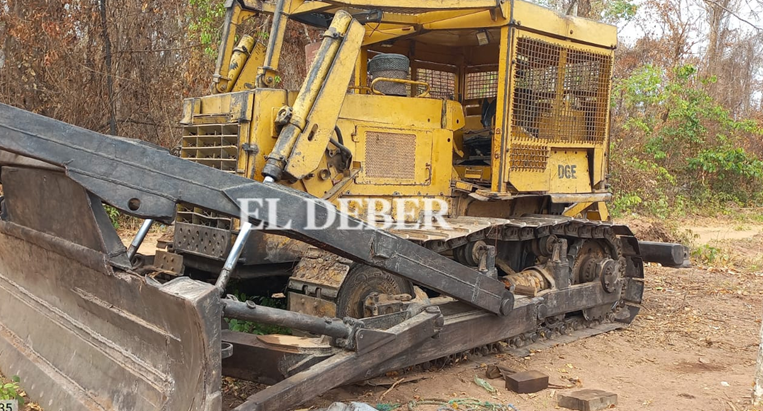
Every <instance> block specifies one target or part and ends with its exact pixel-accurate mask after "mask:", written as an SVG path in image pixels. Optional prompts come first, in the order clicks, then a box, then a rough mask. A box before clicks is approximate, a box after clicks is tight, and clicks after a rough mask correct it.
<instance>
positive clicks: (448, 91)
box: [416, 68, 456, 100]
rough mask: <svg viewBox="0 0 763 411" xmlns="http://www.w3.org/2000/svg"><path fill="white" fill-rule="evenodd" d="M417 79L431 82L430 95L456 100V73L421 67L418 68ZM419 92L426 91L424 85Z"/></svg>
mask: <svg viewBox="0 0 763 411" xmlns="http://www.w3.org/2000/svg"><path fill="white" fill-rule="evenodd" d="M416 79H417V80H418V81H423V82H425V83H427V84H429V95H430V96H432V97H434V98H439V99H447V100H454V99H455V97H456V75H455V74H454V73H451V72H448V71H440V70H431V69H424V68H420V69H417V70H416ZM417 87H418V88H419V90H418V93H416V94H417V95H418V94H421V93H422V92H423V91H424V87H423V86H417Z"/></svg>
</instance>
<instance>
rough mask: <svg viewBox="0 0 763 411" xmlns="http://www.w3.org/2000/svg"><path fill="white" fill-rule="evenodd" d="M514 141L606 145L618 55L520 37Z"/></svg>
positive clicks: (514, 97)
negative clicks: (611, 85) (613, 70)
mask: <svg viewBox="0 0 763 411" xmlns="http://www.w3.org/2000/svg"><path fill="white" fill-rule="evenodd" d="M515 61H516V64H515V67H514V79H513V80H514V85H515V89H514V96H513V105H512V140H514V141H534V140H537V139H541V140H543V141H547V142H548V141H550V142H583V143H603V142H604V139H605V137H606V127H607V113H608V106H609V83H610V74H611V65H612V55H611V52H609V51H604V52H602V53H594V52H590V51H583V50H579V49H576V48H574V47H563V46H560V45H557V44H552V43H549V42H545V41H542V40H539V39H535V38H531V37H525V36H522V35H520V36H519V37H518V38H517V46H516V56H515Z"/></svg>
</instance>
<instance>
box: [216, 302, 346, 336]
mask: <svg viewBox="0 0 763 411" xmlns="http://www.w3.org/2000/svg"><path fill="white" fill-rule="evenodd" d="M223 313H224V314H225V317H228V318H235V319H238V320H244V321H254V322H259V323H264V324H272V325H279V326H282V327H288V328H294V329H297V330H302V331H307V332H311V333H314V334H321V335H328V336H330V337H334V338H343V339H347V338H350V337H351V336H352V335H353V334H354V333H355V331H356V327H355V326H353V325H351V324H346V323H344V322H342V320H340V319H338V318H319V317H316V316H313V315H308V314H302V313H298V312H294V311H288V310H281V309H278V308H273V307H266V306H262V305H256V304H254V303H253V302H251V301H247V302H245V303H243V302H240V301H233V300H223Z"/></svg>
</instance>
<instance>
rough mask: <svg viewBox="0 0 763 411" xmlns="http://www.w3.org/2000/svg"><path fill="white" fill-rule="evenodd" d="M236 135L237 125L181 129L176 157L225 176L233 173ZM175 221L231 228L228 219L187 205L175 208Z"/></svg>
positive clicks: (193, 126) (236, 156)
mask: <svg viewBox="0 0 763 411" xmlns="http://www.w3.org/2000/svg"><path fill="white" fill-rule="evenodd" d="M238 131H239V127H238V124H237V123H226V124H198V125H188V126H185V127H183V137H182V140H181V143H180V157H182V158H185V159H188V160H191V161H193V162H196V163H200V164H204V165H205V166H209V167H212V168H216V169H218V170H222V171H225V172H227V173H231V174H233V173H236V167H237V164H238ZM177 221H178V222H181V223H191V224H196V225H202V226H206V227H214V228H221V229H230V228H231V219H230V217H228V216H223V215H219V214H217V213H216V212H214V211H209V210H206V209H203V208H200V207H193V206H191V205H188V204H180V205H178V208H177Z"/></svg>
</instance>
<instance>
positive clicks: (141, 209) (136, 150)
mask: <svg viewBox="0 0 763 411" xmlns="http://www.w3.org/2000/svg"><path fill="white" fill-rule="evenodd" d="M0 133H2V134H3V138H2V139H0V149H3V150H7V151H10V152H13V153H17V154H20V155H23V156H27V157H31V158H35V159H39V160H41V161H44V162H47V163H50V164H54V165H59V166H63V167H65V168H66V173H67V175H68V176H69V177H70V178H71V179H73V180H74V181H76V182H77V183H79V184H80V185H82V186H83V187H85V188H86V189H87V190H88V191H90V192H91V193H93V194H94V195H96V196H97V197H99V198H101V199H102V200H103V201H105V202H106V203H108V204H111V205H113V206H115V207H117V208H118V209H120V210H122V211H124V212H126V213H128V214H131V215H135V216H138V217H142V218H151V219H156V220H159V221H165V222H171V221H172V220H173V218H174V215H175V208H176V204H177V203H179V202H184V203H188V204H192V205H197V206H200V207H203V208H206V209H210V210H213V211H216V212H218V213H222V214H226V215H229V216H238V215H239V214H240V208H239V204H240V203H239V200H240V199H274V200H278V201H277V204H278V205H279V206H280V207H279V208H278V210H273V212H270V211H269V208H270V206H271V204H270V202H269V201H265V202H264V204H263V205H262V206H259V205H257V206H256V207H255V210H254V211H257V212H258V217H257V218H251V219H250V220H251V221H252V222H254V223H259V222H263V223H264V224H265V225H266V226H267V227H270V228H273V227H286V226H287V224H288V223H289V222H291V223H292V228H291V229H287V230H277V231H276V232H277V233H278V234H281V235H284V236H287V237H290V238H294V239H297V240H301V241H304V242H307V243H309V244H312V245H316V246H318V247H320V248H323V249H326V250H329V251H331V252H334V253H336V254H338V255H340V256H343V257H346V258H349V259H352V260H354V261H356V262H360V263H363V264H368V265H371V266H375V267H378V268H382V269H384V270H387V271H389V272H392V273H394V274H398V275H400V276H402V277H405V278H407V279H409V280H411V281H413V282H414V283H417V284H421V285H423V286H426V287H428V288H430V289H433V290H435V291H438V292H440V293H443V294H446V295H450V296H452V297H455V298H457V299H459V300H461V301H464V302H465V303H467V304H469V305H472V306H474V307H478V308H481V309H484V310H486V311H489V312H492V313H495V314H503V315H505V314H508V313H509V312H510V311H511V308H512V307H513V294H511V292H509V291H508V290H506V289H505V286H504V284H503V283H501V282H500V281H497V280H494V279H492V278H488V277H486V276H484V275H482V274H480V273H479V272H477V271H475V270H473V269H471V268H469V267H466V266H464V265H461V264H459V263H457V262H455V261H453V260H450V259H449V258H447V257H444V256H442V255H439V254H437V253H435V252H433V251H430V250H428V249H426V248H424V247H421V246H419V245H416V244H414V243H412V242H410V241H407V240H404V239H402V238H400V237H397V236H395V235H392V234H390V233H387V232H385V231H383V230H380V229H377V228H375V227H373V226H370V225H368V224H366V223H364V222H362V221H360V220H357V219H355V218H352V217H347V220H346V221H348V222H349V224H350V225H351V226H353V227H358V228H359V229H357V230H343V229H340V227H341V221H340V218H338V217H339V216H338V211H337V210H336V209H335V208H333V206H331V209H329V206H327V205H326V204H323V203H316V199H315V198H313V197H311V196H308V195H306V194H304V193H301V192H298V191H296V190H294V189H291V188H288V187H284V186H281V185H277V184H262V183H258V182H254V181H252V180H249V179H246V178H244V177H241V176H236V175H230V174H228V173H225V172H223V171H220V170H215V169H213V168H210V167H207V166H204V165H201V164H197V163H193V162H190V161H187V160H183V159H180V158H177V157H174V156H172V155H170V154H169V153H168V152H166V151H165V150H161V149H157V148H155V147H153V146H149V145H147V144H144V143H140V142H138V141H135V140H130V139H124V138H113V137H109V136H105V135H103V134H100V133H96V132H93V131H89V130H85V129H82V128H79V127H75V126H72V125H69V124H66V123H63V122H60V121H57V120H53V119H50V118H47V117H43V116H40V115H37V114H34V113H30V112H27V111H24V110H20V109H16V108H13V107H10V106H7V105H0ZM313 205H314V206H315V207H314V209H315V211H316V212H315V214H316V217H317V219H318V220H319V221H318V224H320V222H321V221H323V222H325V221H327V218H328V216H329V214H332V215H337V218H336V219H335V221H334V223H333V224H331V225H328V226H327V227H326V228H325V229H323V230H309V229H307V228H306V227H308V225H307V220H306V219H307V215H306V213H305V210H306V209H307V207H310V206H313ZM292 220H293V221H292Z"/></svg>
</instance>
